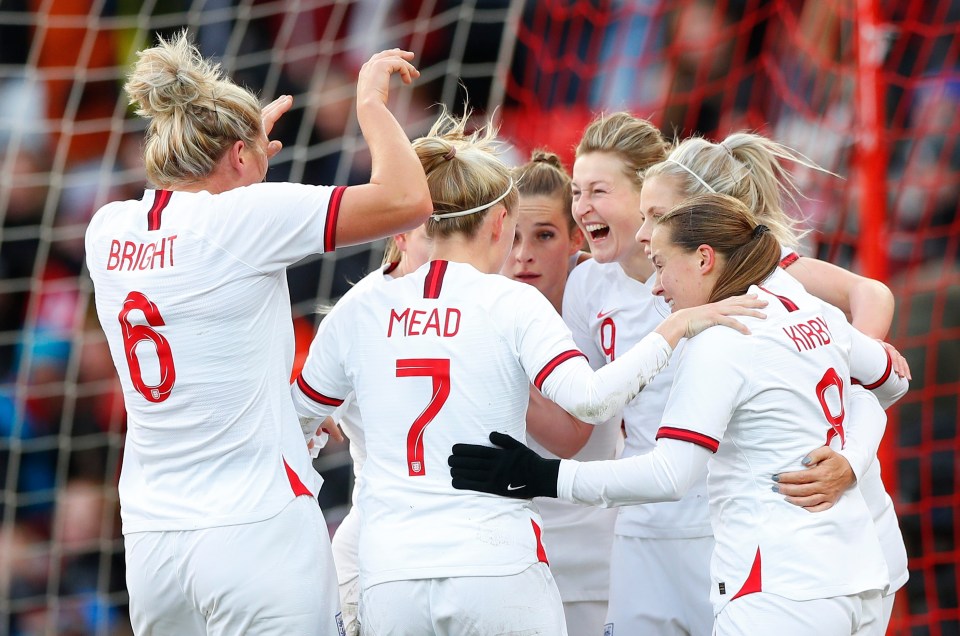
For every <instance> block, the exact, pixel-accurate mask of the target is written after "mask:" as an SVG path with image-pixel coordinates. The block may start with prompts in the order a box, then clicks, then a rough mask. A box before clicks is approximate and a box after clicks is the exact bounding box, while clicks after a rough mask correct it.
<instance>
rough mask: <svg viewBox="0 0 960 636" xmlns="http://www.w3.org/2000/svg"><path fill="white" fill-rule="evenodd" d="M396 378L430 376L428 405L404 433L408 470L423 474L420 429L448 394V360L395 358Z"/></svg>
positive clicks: (428, 421)
mask: <svg viewBox="0 0 960 636" xmlns="http://www.w3.org/2000/svg"><path fill="white" fill-rule="evenodd" d="M397 377H398V378H412V377H427V378H432V379H433V395H432V396H431V398H430V402H429V403H428V404H427V407H426V408H425V409H423V412H422V413H420V415H419V416H418V417H417V419H415V420H414V421H413V424H412V425H411V426H410V430H409V431H408V432H407V470H408V471H409V474H410V476H411V477H420V476H422V475H425V474H426V472H427V467H426V466H425V465H424V460H423V432H424V429H426V428H427V425H428V424H430V422H432V421H433V418H435V417H436V416H437V413H439V412H440V409H441V408H442V407H443V403H444V402H446V401H447V398H448V397H450V360H446V359H439V358H409V359H406V360H397Z"/></svg>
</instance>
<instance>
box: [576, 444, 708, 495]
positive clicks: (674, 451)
mask: <svg viewBox="0 0 960 636" xmlns="http://www.w3.org/2000/svg"><path fill="white" fill-rule="evenodd" d="M710 455H711V453H710V451H709V450H707V449H705V448H704V447H702V446H697V445H695V444H687V443H686V442H682V441H678V440H674V439H661V440H660V441H658V442H657V445H656V447H654V449H653V450H652V451H650V452H649V453H645V454H643V455H635V456H633V457H624V458H621V459H612V460H605V461H597V462H578V461H575V460H570V459H564V460H561V461H560V473H559V474H558V476H557V497H558V498H559V499H562V500H564V501H569V502H572V503H579V504H586V505H590V506H601V507H604V508H610V507H613V506H623V505H633V504H642V503H653V502H658V501H677V500H679V499H680V498H682V497H683V495H684V494H686V492H687V491H688V490H689V489H690V488H691V487H692V486H693V485H694V484H695V483H696V482H697V481H699V480H701V479H703V474H704V471H705V470H706V467H707V462H708V461H709V459H710Z"/></svg>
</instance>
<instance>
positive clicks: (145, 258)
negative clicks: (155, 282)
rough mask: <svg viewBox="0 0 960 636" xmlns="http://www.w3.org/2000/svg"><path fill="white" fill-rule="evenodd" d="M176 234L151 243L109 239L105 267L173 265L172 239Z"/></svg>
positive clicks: (116, 268)
mask: <svg viewBox="0 0 960 636" xmlns="http://www.w3.org/2000/svg"><path fill="white" fill-rule="evenodd" d="M175 238H177V235H176V234H172V235H170V236H165V237H163V238H162V239H160V240H159V241H154V242H153V243H138V242H134V241H122V242H121V241H118V240H117V239H113V240H112V241H110V255H109V256H108V257H107V269H108V270H117V271H120V272H122V271H124V270H126V271H128V272H130V271H133V270H147V269H164V268H166V267H173V241H174V239H175Z"/></svg>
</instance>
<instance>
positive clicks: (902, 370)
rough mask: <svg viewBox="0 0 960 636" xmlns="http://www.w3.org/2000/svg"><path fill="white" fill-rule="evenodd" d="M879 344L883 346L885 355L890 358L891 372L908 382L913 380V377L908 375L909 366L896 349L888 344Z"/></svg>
mask: <svg viewBox="0 0 960 636" xmlns="http://www.w3.org/2000/svg"><path fill="white" fill-rule="evenodd" d="M880 344H882V345H883V348H884V349H885V350H886V352H887V355H889V356H890V362H891V363H892V365H893V372H894V373H896V374H897V375H898V376H900V377H901V378H906V379H908V380H912V379H913V375H911V373H910V365H909V364H908V363H907V359H906V358H904V357H903V356H902V355H901V354H900V352H899V351H897V348H896V347H894V346H893V345H892V344H890V343H889V342H884V341H883V340H881V341H880Z"/></svg>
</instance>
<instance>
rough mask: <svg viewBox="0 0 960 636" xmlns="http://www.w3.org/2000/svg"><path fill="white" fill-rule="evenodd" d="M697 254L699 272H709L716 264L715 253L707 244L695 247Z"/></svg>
mask: <svg viewBox="0 0 960 636" xmlns="http://www.w3.org/2000/svg"><path fill="white" fill-rule="evenodd" d="M697 256H698V257H699V259H700V273H701V274H709V273H710V272H711V271H713V268H714V267H716V266H717V253H716V252H715V251H713V247H711V246H709V245H706V244H704V245H701V246H700V247H698V248H697Z"/></svg>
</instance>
